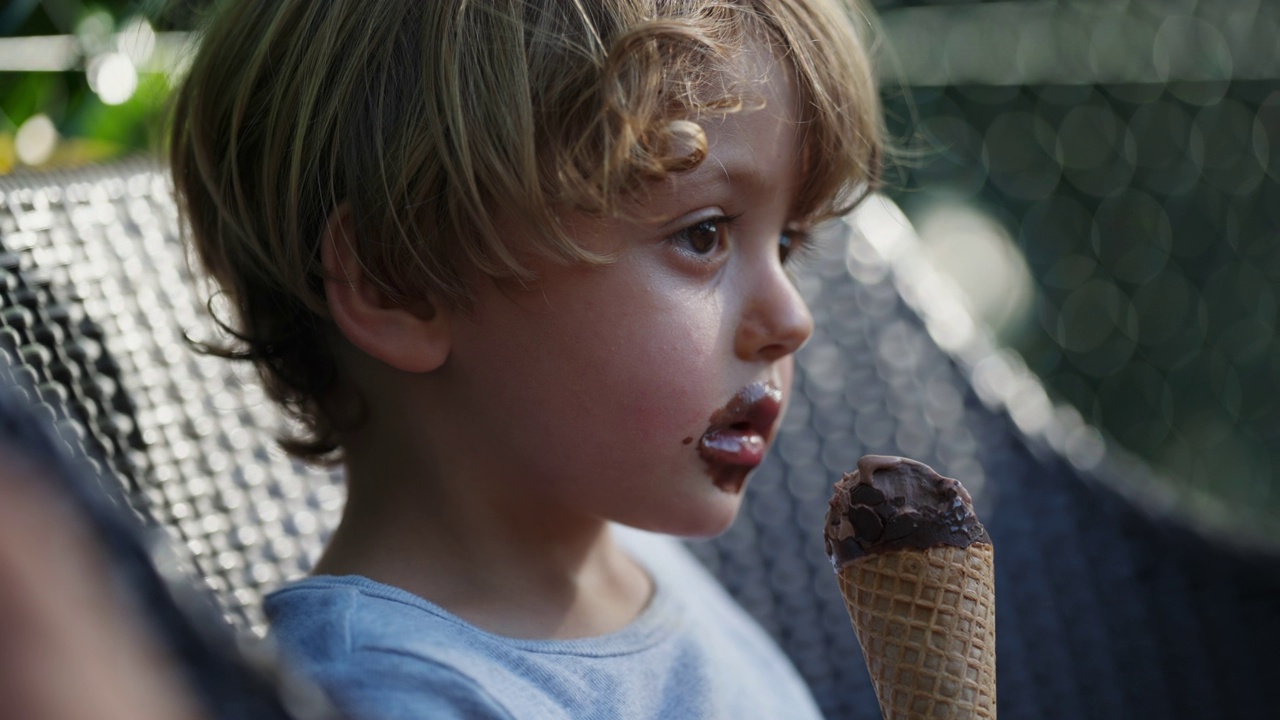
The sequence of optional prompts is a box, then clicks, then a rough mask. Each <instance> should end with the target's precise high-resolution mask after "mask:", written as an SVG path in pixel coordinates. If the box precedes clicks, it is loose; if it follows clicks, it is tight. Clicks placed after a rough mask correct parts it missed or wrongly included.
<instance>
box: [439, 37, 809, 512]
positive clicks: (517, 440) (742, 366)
mask: <svg viewBox="0 0 1280 720" xmlns="http://www.w3.org/2000/svg"><path fill="white" fill-rule="evenodd" d="M754 62H755V63H756V64H757V65H759V66H760V67H761V68H762V71H761V72H758V73H756V74H755V75H753V77H767V82H761V83H760V84H759V85H758V86H757V87H756V88H755V89H756V91H758V92H759V93H761V94H762V95H763V96H764V97H765V99H766V102H767V104H766V106H765V107H764V108H763V109H760V110H753V111H745V112H741V113H737V114H734V115H729V116H727V117H724V118H721V119H712V120H709V121H705V122H703V123H702V125H703V127H704V129H705V130H706V133H707V139H708V144H709V146H708V152H709V154H708V157H707V159H706V160H705V162H703V163H702V164H701V165H700V166H699V167H697V168H696V169H694V170H692V171H690V172H687V173H683V174H681V175H679V176H676V177H673V178H671V179H670V180H668V181H666V182H664V183H662V184H660V185H657V186H655V187H654V188H653V192H652V194H651V195H650V196H649V197H648V199H647V200H646V201H645V202H644V204H643V206H641V208H640V212H639V213H636V214H635V216H636V217H640V218H642V219H639V220H636V219H624V220H618V219H601V218H597V217H591V216H588V215H585V214H572V215H570V216H568V217H567V223H566V224H567V227H568V228H569V231H570V233H571V234H572V235H574V236H575V237H576V238H577V239H578V241H579V242H580V243H582V245H583V246H585V247H587V248H589V249H592V250H596V251H601V252H607V253H615V254H616V256H617V258H618V259H617V261H616V262H614V263H612V264H609V265H606V266H603V267H585V266H573V267H564V266H558V265H554V264H552V263H543V264H541V265H539V266H538V267H537V269H538V271H539V273H540V279H539V281H538V282H536V283H534V284H533V285H532V286H528V287H516V286H513V285H509V284H496V283H485V284H484V286H483V287H480V288H478V296H479V297H478V301H477V304H476V308H475V312H474V313H473V314H468V315H458V316H456V317H455V318H453V319H452V320H451V327H450V338H451V340H450V354H449V358H448V360H447V361H446V363H445V365H444V366H443V367H442V368H441V369H442V370H444V372H445V373H446V374H447V378H448V380H447V383H442V386H443V387H446V388H448V389H447V390H446V391H445V392H446V393H447V395H446V397H447V400H448V403H447V404H448V405H449V406H450V407H449V408H441V409H442V410H447V412H443V413H441V414H440V415H439V416H437V417H441V418H442V423H443V424H444V427H443V429H442V431H443V433H444V435H445V437H444V441H445V443H444V446H445V447H447V448H448V450H446V452H448V453H451V454H454V455H456V457H453V458H452V459H451V460H450V462H449V464H450V465H457V464H461V465H462V467H464V468H465V469H466V472H467V473H468V475H469V477H471V478H475V479H476V480H475V481H476V482H483V483H493V485H492V487H491V488H490V489H491V490H493V491H496V493H497V495H500V496H501V497H502V498H503V502H506V503H509V505H510V506H511V507H512V508H520V509H521V512H526V513H541V514H543V515H545V516H546V517H547V518H548V519H549V520H551V519H554V518H557V517H559V518H563V519H564V520H565V521H570V520H571V519H572V518H573V517H574V516H577V517H579V518H584V517H589V518H604V519H609V520H615V521H618V522H622V523H625V524H629V525H634V526H638V527H642V528H646V529H651V530H656V531H662V532H669V533H674V534H680V535H690V536H693V535H709V534H714V533H718V532H720V531H722V530H724V529H725V528H726V527H727V526H728V524H729V523H730V522H731V521H732V519H733V517H734V515H735V513H736V512H737V509H738V507H739V504H740V500H741V495H742V490H743V483H744V481H745V479H746V475H747V473H748V472H750V470H751V469H752V468H754V467H755V466H756V465H757V464H758V463H759V462H760V459H761V457H762V455H763V453H764V451H765V450H766V449H767V445H768V444H769V443H770V442H771V441H772V439H773V437H774V433H775V430H776V428H777V425H778V417H779V415H780V411H781V408H782V406H783V405H785V402H786V399H787V397H788V396H789V394H790V391H791V378H792V357H791V355H792V353H793V352H795V351H796V350H797V349H798V348H799V347H800V346H801V345H802V344H803V343H804V342H805V341H806V340H807V339H808V337H809V335H810V333H811V332H812V329H813V322H812V318H811V316H810V314H809V311H808V309H807V308H806V307H805V304H804V302H803V301H802V299H801V298H800V296H799V294H798V293H797V291H796V289H795V287H794V286H793V284H792V282H791V280H790V279H789V278H788V275H787V273H786V271H785V269H784V263H783V259H784V255H785V254H786V250H785V248H784V246H785V245H786V244H787V243H788V242H790V241H792V240H793V239H794V241H795V242H800V241H801V236H799V235H796V236H794V238H793V236H791V235H788V234H787V230H788V229H789V222H790V221H792V220H793V218H792V217H791V215H790V211H791V207H792V204H793V200H794V198H795V196H796V193H797V189H798V186H799V183H800V180H801V178H800V173H799V164H800V161H799V155H800V143H799V138H798V131H797V127H796V122H795V116H794V112H793V109H792V108H793V107H794V105H795V102H796V100H795V94H794V89H793V88H792V87H791V81H790V80H789V78H788V75H787V74H786V72H785V71H784V69H783V68H782V67H779V66H778V65H777V64H776V63H774V62H773V61H772V58H766V57H764V55H763V53H757V54H756V55H755V56H754ZM764 70H767V73H766V72H765V71H764ZM499 222H500V227H501V228H503V230H504V231H506V232H510V233H513V234H516V235H519V234H520V233H521V232H522V231H523V229H522V228H521V227H519V226H518V224H516V223H514V222H511V221H510V219H509V218H508V219H503V218H499ZM526 517H528V516H526Z"/></svg>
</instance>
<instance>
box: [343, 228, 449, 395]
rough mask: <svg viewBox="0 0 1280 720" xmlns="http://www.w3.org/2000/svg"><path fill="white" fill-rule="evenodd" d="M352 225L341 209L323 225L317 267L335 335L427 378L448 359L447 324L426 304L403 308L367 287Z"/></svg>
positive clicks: (371, 285)
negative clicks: (322, 280) (321, 278)
mask: <svg viewBox="0 0 1280 720" xmlns="http://www.w3.org/2000/svg"><path fill="white" fill-rule="evenodd" d="M355 241H356V224H355V221H354V218H352V216H351V209H350V208H349V207H348V206H347V205H346V204H343V205H340V206H338V208H337V209H335V210H334V211H333V214H331V215H330V216H329V219H328V220H327V221H326V222H325V225H324V230H323V232H322V236H321V238H320V263H321V265H322V266H323V268H324V278H325V279H324V292H325V298H326V300H327V301H328V303H329V315H330V317H332V318H333V322H334V324H335V325H337V326H338V330H339V331H340V332H341V333H342V334H343V335H344V336H346V338H347V340H349V341H351V344H352V345H355V346H356V347H358V348H360V349H361V350H363V351H364V352H366V353H368V354H369V355H371V356H372V357H375V358H377V359H379V360H381V361H382V362H384V363H386V364H387V365H390V366H391V367H393V368H396V369H397V370H403V371H404V372H412V373H422V372H430V371H432V370H435V369H436V368H438V367H440V365H442V364H443V363H444V361H445V358H447V357H448V355H449V323H448V320H447V318H446V317H445V312H444V311H443V309H442V308H440V307H437V306H436V305H435V304H433V303H431V302H428V301H425V300H423V301H414V302H412V303H408V304H405V303H402V302H399V301H397V300H396V299H394V298H392V297H390V296H389V295H387V294H386V293H385V292H384V291H383V290H382V289H381V288H380V287H378V285H377V284H376V283H374V282H373V281H371V280H370V279H369V278H368V277H367V276H366V275H365V272H364V268H363V266H362V265H361V263H360V260H359V258H357V257H356V253H355V245H354V244H353V243H354V242H355Z"/></svg>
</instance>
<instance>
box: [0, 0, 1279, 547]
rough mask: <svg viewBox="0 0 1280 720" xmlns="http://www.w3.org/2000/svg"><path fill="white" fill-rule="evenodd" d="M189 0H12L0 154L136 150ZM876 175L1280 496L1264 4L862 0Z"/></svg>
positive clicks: (1114, 417)
mask: <svg viewBox="0 0 1280 720" xmlns="http://www.w3.org/2000/svg"><path fill="white" fill-rule="evenodd" d="M202 4H204V3H202V2H198V1H196V0H191V1H190V2H186V3H178V4H175V3H172V2H161V1H157V2H143V3H139V2H122V1H121V2H97V3H88V2H81V0H9V2H8V3H7V4H5V5H4V6H3V9H0V173H3V172H11V171H14V170H15V169H19V168H23V167H27V166H35V167H56V166H68V165H79V164H84V163H91V162H104V161H108V160H110V159H111V158H115V157H120V156H123V155H128V154H133V153H140V152H154V151H155V149H156V148H157V147H158V137H159V134H160V127H161V125H160V118H161V115H162V109H163V106H164V102H165V99H166V96H167V92H168V90H169V87H170V84H171V82H172V79H173V78H174V77H175V76H176V75H178V74H180V72H181V65H182V58H183V57H184V55H185V53H186V51H187V48H189V46H190V45H189V43H190V41H189V38H190V37H191V36H190V35H188V33H189V32H190V31H191V30H192V29H193V26H194V23H195V22H196V18H197V16H198V12H197V10H196V8H198V7H199V6H201V5H202ZM874 6H875V8H876V11H877V14H878V16H879V23H880V25H881V33H880V37H881V40H880V45H879V47H878V49H877V57H878V62H879V67H880V72H881V76H882V85H883V94H884V98H885V102H886V106H887V110H888V121H889V126H890V128H891V133H892V136H893V137H894V138H895V141H896V144H897V146H898V148H899V153H898V158H897V159H896V161H895V163H894V165H893V167H892V169H891V171H890V173H889V176H888V180H889V186H888V188H887V190H888V192H889V194H890V195H891V196H892V197H893V198H894V200H895V201H897V202H898V203H899V204H900V205H901V206H902V208H903V209H904V210H905V211H906V212H907V214H908V216H909V217H910V218H911V219H912V221H913V222H914V223H915V225H916V227H917V229H918V231H919V233H920V235H921V237H922V239H923V240H924V243H925V247H926V250H927V253H928V255H929V257H930V258H931V260H932V261H933V262H934V263H935V264H936V266H937V268H938V269H939V270H941V271H942V272H944V273H946V274H947V275H948V276H950V278H951V279H952V280H953V281H954V283H955V284H956V285H957V286H958V287H959V288H960V289H961V290H962V291H963V293H964V295H965V297H966V298H967V299H968V302H969V305H970V309H971V310H972V311H973V312H974V313H975V314H977V315H979V316H981V317H982V318H983V319H985V320H986V321H987V323H989V324H990V325H991V326H992V328H993V329H994V330H995V332H996V333H997V336H998V338H999V340H1000V341H1001V342H1002V343H1003V344H1005V345H1007V346H1009V347H1011V348H1012V349H1014V350H1015V351H1016V352H1017V353H1018V354H1020V355H1021V357H1022V359H1023V361H1024V362H1025V363H1026V365H1027V366H1028V367H1029V368H1030V369H1031V370H1033V371H1034V372H1035V373H1036V374H1038V375H1039V376H1040V377H1041V378H1043V380H1044V381H1045V383H1046V384H1047V386H1048V387H1049V388H1050V390H1051V391H1052V393H1054V394H1055V396H1056V399H1057V400H1059V401H1061V402H1064V403H1068V404H1070V405H1072V406H1074V407H1075V408H1076V409H1078V411H1079V412H1080V413H1081V415H1082V416H1083V417H1084V418H1085V419H1086V420H1089V421H1091V422H1093V423H1095V424H1096V425H1097V426H1098V427H1099V428H1100V429H1101V430H1102V431H1103V432H1104V433H1105V435H1106V436H1107V437H1108V438H1109V439H1111V440H1112V441H1113V442H1115V443H1118V444H1119V445H1120V446H1123V447H1124V448H1127V449H1128V450H1130V451H1132V452H1134V453H1137V454H1139V455H1140V456H1142V457H1144V458H1146V459H1147V460H1148V461H1149V462H1150V463H1151V464H1152V465H1153V466H1154V467H1156V468H1157V469H1158V470H1159V471H1160V473H1161V474H1162V475H1163V476H1164V478H1166V479H1167V481H1168V482H1169V483H1170V484H1171V486H1172V487H1173V488H1175V489H1176V490H1177V491H1178V492H1179V493H1181V494H1182V496H1183V497H1184V498H1190V502H1203V503H1206V504H1214V505H1216V506H1218V507H1222V508H1227V509H1230V510H1233V511H1235V512H1238V513H1239V514H1240V515H1241V517H1242V518H1243V521H1244V522H1246V523H1250V524H1257V525H1256V526H1259V527H1260V526H1270V527H1275V524H1276V522H1277V520H1278V519H1280V403H1278V401H1277V398H1278V394H1277V390H1278V388H1277V384H1278V379H1280V343H1278V342H1277V339H1276V321H1277V292H1278V291H1280V237H1278V235H1280V233H1278V232H1277V229H1278V228H1280V183H1278V182H1277V180H1280V3H1276V2H1272V1H1271V0H1201V1H1199V2H1197V1H1196V0H1095V1H1092V2H1084V1H1068V0H1063V1H1061V2H1055V1H1039V0H1030V1H1026V2H971V1H968V2H966V1H952V2H899V1H897V0H875V2H874Z"/></svg>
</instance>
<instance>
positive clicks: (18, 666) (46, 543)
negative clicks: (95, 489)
mask: <svg viewBox="0 0 1280 720" xmlns="http://www.w3.org/2000/svg"><path fill="white" fill-rule="evenodd" d="M39 477H40V475H39V472H38V471H37V469H36V468H35V467H34V466H32V465H31V464H29V463H27V462H26V461H25V460H24V459H23V458H22V457H20V456H19V454H17V453H15V452H13V451H11V450H9V449H7V448H0V638H3V641H2V642H0V717H3V718H23V719H24V720H80V719H82V718H83V719H84V720H90V719H93V720H198V719H199V718H201V717H202V716H201V714H200V713H198V712H197V711H196V708H195V705H194V703H193V702H192V700H191V699H190V697H189V696H188V695H187V694H186V693H185V691H184V689H183V687H182V684H181V681H180V679H179V678H178V677H176V676H175V675H174V673H173V671H172V669H171V666H170V665H167V664H166V661H165V658H164V657H163V655H162V653H161V652H160V651H159V649H158V648H157V647H156V646H155V645H154V644H152V643H151V642H148V638H147V636H146V634H145V632H144V629H143V627H142V626H141V625H140V623H139V622H138V619H137V618H136V617H134V616H132V615H131V614H130V612H129V611H128V608H127V607H126V606H125V604H124V602H123V601H122V599H121V598H120V597H119V595H118V594H117V592H116V589H115V588H114V587H113V584H112V579H111V578H110V577H109V575H108V574H107V572H106V570H105V568H106V564H105V562H104V559H103V557H102V556H101V554H100V553H99V552H98V551H97V548H96V547H94V545H93V543H92V537H91V535H90V533H89V532H88V531H87V530H86V528H84V527H83V526H82V525H81V524H80V523H79V522H77V519H76V517H75V516H74V515H73V514H72V513H71V512H70V511H69V510H68V509H67V508H66V507H63V506H62V505H60V504H59V502H58V499H57V498H56V497H55V496H54V495H53V494H52V493H51V492H49V491H48V490H47V489H46V488H45V487H44V486H42V485H41V484H40V481H39Z"/></svg>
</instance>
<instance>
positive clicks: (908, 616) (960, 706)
mask: <svg viewBox="0 0 1280 720" xmlns="http://www.w3.org/2000/svg"><path fill="white" fill-rule="evenodd" d="M993 570H994V563H993V555H992V551H991V546H990V545H988V544H985V543H974V544H972V545H970V546H969V547H967V548H957V547H950V546H942V547H934V548H929V549H927V550H898V551H892V552H885V553H875V554H870V555H865V556H862V557H859V558H857V559H856V560H854V561H852V562H850V563H848V564H846V565H845V566H844V567H843V568H842V569H841V570H840V571H839V573H838V577H839V579H840V590H841V592H843V593H844V600H845V607H846V608H847V609H848V611H849V618H850V620H852V621H853V628H854V630H855V631H856V632H857V634H858V642H859V643H861V644H862V653H863V655H864V657H865V658H866V661H867V667H868V668H869V669H870V671H871V681H872V683H873V684H874V685H875V690H876V697H877V699H879V701H880V709H881V712H882V713H883V714H884V717H885V718H886V720H902V719H905V718H995V716H996V624H995V582H994V573H993Z"/></svg>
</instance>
